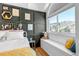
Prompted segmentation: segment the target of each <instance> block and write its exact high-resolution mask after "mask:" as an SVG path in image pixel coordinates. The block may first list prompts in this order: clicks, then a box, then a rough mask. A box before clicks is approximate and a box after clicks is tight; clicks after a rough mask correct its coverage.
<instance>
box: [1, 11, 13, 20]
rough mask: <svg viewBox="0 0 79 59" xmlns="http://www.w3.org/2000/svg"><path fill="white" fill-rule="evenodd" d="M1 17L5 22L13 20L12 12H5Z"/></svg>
mask: <svg viewBox="0 0 79 59" xmlns="http://www.w3.org/2000/svg"><path fill="white" fill-rule="evenodd" d="M1 15H2V18H3V19H4V20H10V19H11V18H12V14H11V12H10V11H3V12H2V14H1Z"/></svg>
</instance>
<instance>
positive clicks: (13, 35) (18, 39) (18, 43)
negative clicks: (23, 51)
mask: <svg viewBox="0 0 79 59" xmlns="http://www.w3.org/2000/svg"><path fill="white" fill-rule="evenodd" d="M0 33H1V32H0ZM4 34H5V32H4V33H3V34H1V36H2V35H4ZM6 36H7V40H5V41H1V42H0V52H2V51H7V50H13V49H16V48H23V47H30V45H29V41H28V39H27V38H25V37H23V31H10V32H7V35H6Z"/></svg>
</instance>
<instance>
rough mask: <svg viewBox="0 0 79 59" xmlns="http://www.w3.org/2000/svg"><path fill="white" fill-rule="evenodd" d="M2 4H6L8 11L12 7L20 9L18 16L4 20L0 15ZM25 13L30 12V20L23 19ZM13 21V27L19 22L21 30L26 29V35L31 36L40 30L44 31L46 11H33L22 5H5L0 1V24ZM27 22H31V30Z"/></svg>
mask: <svg viewBox="0 0 79 59" xmlns="http://www.w3.org/2000/svg"><path fill="white" fill-rule="evenodd" d="M2 6H8V8H9V11H11V12H12V8H17V9H19V10H20V17H14V16H13V17H12V19H11V20H10V21H4V20H3V19H2V17H1V13H2V11H3V10H2ZM25 13H31V20H30V21H28V20H25ZM10 22H11V23H14V24H15V27H17V25H18V24H19V23H20V22H21V23H22V24H23V30H24V31H27V33H28V37H32V36H33V35H37V34H39V33H41V32H45V31H46V13H45V12H40V11H35V10H29V9H25V8H22V7H17V6H12V5H7V4H2V3H0V24H3V23H5V24H7V23H10ZM28 24H33V31H28V30H27V28H28Z"/></svg>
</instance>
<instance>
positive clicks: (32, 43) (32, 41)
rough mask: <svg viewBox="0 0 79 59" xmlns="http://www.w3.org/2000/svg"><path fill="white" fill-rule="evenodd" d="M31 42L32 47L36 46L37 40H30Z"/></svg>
mask: <svg viewBox="0 0 79 59" xmlns="http://www.w3.org/2000/svg"><path fill="white" fill-rule="evenodd" d="M29 43H30V46H31V47H32V48H35V40H31V41H29Z"/></svg>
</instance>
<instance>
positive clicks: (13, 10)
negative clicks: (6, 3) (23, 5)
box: [12, 8, 19, 17]
mask: <svg viewBox="0 0 79 59" xmlns="http://www.w3.org/2000/svg"><path fill="white" fill-rule="evenodd" d="M12 15H13V16H17V17H18V16H19V9H15V8H12Z"/></svg>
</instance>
